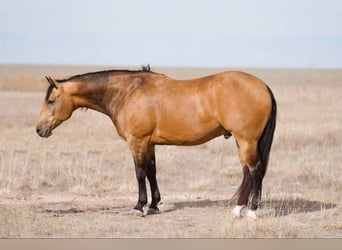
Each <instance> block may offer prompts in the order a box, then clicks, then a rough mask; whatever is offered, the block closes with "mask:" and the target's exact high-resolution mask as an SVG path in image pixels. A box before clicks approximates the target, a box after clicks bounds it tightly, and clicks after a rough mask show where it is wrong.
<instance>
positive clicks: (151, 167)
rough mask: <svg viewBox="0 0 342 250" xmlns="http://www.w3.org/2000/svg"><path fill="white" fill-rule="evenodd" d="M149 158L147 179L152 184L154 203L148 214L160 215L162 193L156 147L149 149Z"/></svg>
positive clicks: (152, 146)
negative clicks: (158, 176)
mask: <svg viewBox="0 0 342 250" xmlns="http://www.w3.org/2000/svg"><path fill="white" fill-rule="evenodd" d="M148 151H149V155H148V156H149V157H148V163H149V164H148V166H147V179H148V181H149V183H150V187H151V196H152V202H151V205H150V207H149V210H148V214H158V213H159V209H158V206H157V205H158V203H159V201H160V193H159V188H158V183H157V178H156V158H155V152H154V145H151V146H150V147H149V150H148Z"/></svg>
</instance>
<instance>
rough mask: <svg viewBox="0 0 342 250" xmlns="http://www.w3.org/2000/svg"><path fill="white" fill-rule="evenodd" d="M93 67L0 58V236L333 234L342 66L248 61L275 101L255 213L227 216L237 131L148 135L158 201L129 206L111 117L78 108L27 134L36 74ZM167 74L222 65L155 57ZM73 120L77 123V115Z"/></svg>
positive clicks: (341, 230)
mask: <svg viewBox="0 0 342 250" xmlns="http://www.w3.org/2000/svg"><path fill="white" fill-rule="evenodd" d="M98 69H102V68H100V67H91V66H89V67H84V66H82V67H67V66H27V65H16V66H15V65H0V237H1V238H7V237H10V238H12V237H14V238H16V237H33V238H34V237H40V238H44V237H49V238H51V237H77V238H80V237H81V238H82V237H124V238H126V237H162V238H163V237H191V238H198V237H201V238H203V237H204V238H218V237H219V238H221V237H227V238H259V237H261V238H278V237H279V238H313V237H320V238H336V237H338V238H341V237H342V211H341V207H342V197H341V188H342V166H341V162H342V154H341V152H342V144H341V142H342V133H341V127H340V124H342V114H341V99H342V71H339V70H276V69H273V70H267V69H245V71H247V72H249V73H252V74H255V75H257V76H259V77H260V78H262V79H264V80H265V81H266V82H267V83H268V85H269V86H270V87H271V88H272V90H273V92H274V94H275V96H276V99H277V101H278V114H279V115H278V125H277V130H276V134H275V139H274V146H273V148H272V152H271V159H270V164H269V169H268V172H267V174H266V177H265V180H264V185H263V196H262V200H263V202H262V207H261V209H260V210H259V211H258V215H259V219H258V220H257V221H252V220H249V219H247V218H241V219H236V218H233V216H232V215H231V212H230V211H231V209H232V208H233V206H234V201H231V200H230V198H231V196H232V195H233V194H234V192H235V191H236V189H237V187H238V185H239V184H240V181H241V168H240V165H239V161H238V157H237V152H236V148H235V142H234V140H232V139H230V140H224V139H223V138H217V139H215V140H213V141H211V142H209V143H207V144H203V145H200V146H196V147H173V146H160V147H157V152H156V156H157V172H158V173H157V178H158V181H159V186H160V190H161V193H162V204H161V206H160V209H161V211H162V213H161V214H159V215H154V216H147V217H144V218H141V217H134V216H131V215H130V210H131V208H132V207H133V206H134V205H135V202H136V199H137V184H136V180H135V174H134V168H133V161H132V159H131V156H130V153H129V150H128V148H127V145H126V144H125V143H124V142H122V141H121V140H119V139H118V137H117V135H116V131H115V129H114V127H113V125H112V123H111V121H110V120H109V118H107V117H105V116H103V115H102V114H99V113H96V112H93V111H91V110H88V111H86V112H82V111H76V112H75V113H74V114H73V116H72V118H71V119H70V120H68V121H67V122H65V123H63V124H62V125H61V126H60V127H59V128H57V129H56V130H55V131H54V135H53V136H52V137H50V138H49V139H42V138H40V137H38V136H37V135H36V134H35V131H34V130H35V129H34V128H35V125H36V124H35V123H36V120H37V118H38V115H39V112H40V109H41V104H42V101H43V98H44V95H45V93H44V91H45V89H46V87H47V83H45V82H44V80H43V79H44V76H45V75H51V76H52V77H67V76H70V75H72V74H76V73H83V72H84V73H85V72H88V71H93V70H98ZM152 69H153V70H154V71H159V72H163V73H166V74H169V75H170V76H172V77H175V78H179V79H181V78H191V77H198V76H202V75H206V74H209V73H214V72H219V71H222V69H172V68H152ZM80 125H81V126H80Z"/></svg>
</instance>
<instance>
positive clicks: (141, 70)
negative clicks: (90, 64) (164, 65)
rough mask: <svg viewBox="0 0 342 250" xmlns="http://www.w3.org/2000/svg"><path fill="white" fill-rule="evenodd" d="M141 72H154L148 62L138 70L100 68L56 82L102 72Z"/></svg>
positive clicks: (101, 73)
mask: <svg viewBox="0 0 342 250" xmlns="http://www.w3.org/2000/svg"><path fill="white" fill-rule="evenodd" d="M141 72H150V73H154V72H152V71H151V67H150V65H149V64H148V65H147V66H141V69H140V70H128V69H110V70H102V71H96V72H89V73H85V74H79V75H74V76H71V77H69V78H66V79H59V80H56V82H58V83H63V82H67V81H71V80H75V79H79V78H87V77H89V76H101V75H103V74H106V75H107V74H108V73H109V74H110V73H133V74H134V73H141Z"/></svg>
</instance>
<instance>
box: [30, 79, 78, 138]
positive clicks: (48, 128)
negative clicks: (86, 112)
mask: <svg viewBox="0 0 342 250" xmlns="http://www.w3.org/2000/svg"><path fill="white" fill-rule="evenodd" d="M46 79H47V81H48V82H49V84H50V85H49V87H48V89H47V92H46V97H45V100H44V103H43V108H42V111H41V113H40V116H39V119H38V123H37V128H36V132H37V133H38V135H39V136H41V137H46V138H47V137H49V136H50V135H51V134H52V130H53V129H54V128H56V127H57V126H58V125H59V124H61V123H62V122H63V121H65V120H67V119H68V118H69V117H70V116H71V114H72V112H73V103H72V101H71V97H70V96H69V95H68V94H67V93H66V92H65V90H64V87H63V85H62V84H58V86H57V85H56V83H55V82H54V80H52V79H51V78H50V77H46Z"/></svg>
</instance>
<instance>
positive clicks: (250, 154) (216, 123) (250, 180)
mask: <svg viewBox="0 0 342 250" xmlns="http://www.w3.org/2000/svg"><path fill="white" fill-rule="evenodd" d="M46 80H47V81H48V83H49V86H48V88H47V91H46V96H45V99H44V102H43V107H42V111H41V113H40V116H39V119H38V122H37V127H36V132H37V133H38V135H39V136H41V137H46V138H47V137H49V136H51V135H52V131H53V130H54V129H55V128H56V127H57V126H58V125H60V124H61V123H62V122H63V121H66V120H68V119H69V118H70V117H71V115H72V113H73V111H74V110H76V109H78V108H89V109H93V110H96V111H98V112H101V113H103V114H105V115H107V116H109V117H110V119H111V120H112V122H113V124H114V126H115V128H116V130H117V133H118V135H119V137H120V138H121V139H123V140H124V141H126V142H127V143H128V146H129V149H130V151H131V153H132V156H133V160H134V166H135V173H136V178H137V182H138V190H139V195H138V202H137V203H136V206H135V207H134V208H133V211H135V213H136V214H139V215H144V210H143V207H144V206H145V205H146V204H147V191H146V177H147V179H148V181H149V184H150V188H151V196H152V197H151V198H152V201H151V203H150V206H149V209H148V212H147V214H154V213H159V212H160V211H159V209H158V203H159V201H160V199H161V198H160V192H159V188H158V183H157V179H156V159H155V145H178V146H191V145H199V144H202V143H205V142H207V141H209V140H211V139H213V138H216V137H218V136H223V137H224V138H226V139H228V138H230V137H231V136H233V137H234V138H235V141H236V145H237V148H238V155H239V160H240V163H241V166H242V174H243V178H242V182H241V185H240V186H239V188H238V190H237V192H236V193H235V195H234V199H236V206H235V208H234V209H233V214H235V215H236V216H238V217H241V210H242V209H243V208H247V207H248V208H249V209H248V212H247V216H249V217H251V218H256V210H257V208H258V205H259V202H260V199H261V191H262V181H263V178H264V176H265V173H266V170H267V165H268V161H269V154H270V150H271V146H272V141H273V135H274V131H275V127H276V114H277V104H276V100H275V97H274V95H273V93H272V91H271V89H270V88H269V87H268V86H267V85H266V84H265V83H264V82H263V81H262V80H260V79H259V78H257V77H256V76H253V75H250V74H247V73H244V72H240V71H225V72H222V73H218V74H213V75H209V76H205V77H201V78H196V79H189V80H175V79H172V78H170V77H168V76H166V75H164V74H161V73H156V72H153V71H151V69H150V67H149V66H143V67H142V69H139V70H117V69H116V70H106V71H98V72H90V73H86V74H80V75H74V76H71V77H69V78H66V79H59V80H57V79H56V80H53V79H52V78H51V77H48V76H46Z"/></svg>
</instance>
